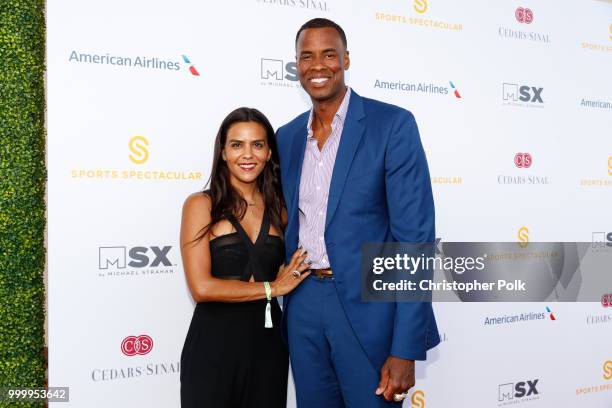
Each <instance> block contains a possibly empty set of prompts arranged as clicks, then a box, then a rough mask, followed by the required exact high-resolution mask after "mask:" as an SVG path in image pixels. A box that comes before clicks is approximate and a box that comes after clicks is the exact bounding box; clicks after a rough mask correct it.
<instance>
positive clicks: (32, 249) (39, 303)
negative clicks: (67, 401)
mask: <svg viewBox="0 0 612 408" xmlns="http://www.w3.org/2000/svg"><path fill="white" fill-rule="evenodd" d="M44 13H45V2H44V1H41V0H38V1H36V0H31V1H27V0H1V1H0V387H2V386H4V387H7V386H11V387H13V386H14V387H42V386H44V385H45V369H46V367H45V356H44V354H43V353H44V305H45V293H44V284H43V271H44V267H45V248H44V229H45V181H46V170H45V84H44V73H45V65H44V64H45V14H44ZM0 406H7V407H8V406H10V407H18V406H23V407H26V406H43V404H42V403H15V402H10V403H9V402H0Z"/></svg>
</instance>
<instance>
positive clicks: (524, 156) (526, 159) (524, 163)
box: [514, 153, 533, 169]
mask: <svg viewBox="0 0 612 408" xmlns="http://www.w3.org/2000/svg"><path fill="white" fill-rule="evenodd" d="M531 163H533V159H532V157H531V155H530V154H529V153H517V154H515V155H514V165H515V166H516V167H518V168H519V169H528V168H529V167H531Z"/></svg>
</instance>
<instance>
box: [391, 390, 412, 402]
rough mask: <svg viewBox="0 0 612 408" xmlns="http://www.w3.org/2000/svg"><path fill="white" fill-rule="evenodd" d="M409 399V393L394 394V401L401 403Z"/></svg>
mask: <svg viewBox="0 0 612 408" xmlns="http://www.w3.org/2000/svg"><path fill="white" fill-rule="evenodd" d="M407 397H408V391H406V392H402V393H401V394H393V401H395V402H400V401H403V400H404V399H406V398H407Z"/></svg>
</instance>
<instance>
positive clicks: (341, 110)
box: [306, 86, 351, 137]
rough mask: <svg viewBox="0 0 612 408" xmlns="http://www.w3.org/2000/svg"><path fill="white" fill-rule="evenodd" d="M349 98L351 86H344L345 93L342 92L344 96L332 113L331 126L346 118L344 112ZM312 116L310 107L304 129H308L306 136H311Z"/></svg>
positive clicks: (345, 112)
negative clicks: (333, 113) (334, 112)
mask: <svg viewBox="0 0 612 408" xmlns="http://www.w3.org/2000/svg"><path fill="white" fill-rule="evenodd" d="M350 99H351V88H350V87H348V86H347V87H346V93H345V94H344V98H343V99H342V103H341V104H340V106H339V107H338V110H337V111H336V114H335V115H334V120H333V121H332V127H336V126H337V124H338V122H340V123H342V124H344V120H345V119H346V114H347V112H348V106H349V100H350ZM313 117H314V108H311V109H310V114H309V115H308V124H307V125H306V129H308V137H313V136H312V118H313Z"/></svg>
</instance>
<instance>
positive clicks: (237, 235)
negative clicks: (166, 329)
mask: <svg viewBox="0 0 612 408" xmlns="http://www.w3.org/2000/svg"><path fill="white" fill-rule="evenodd" d="M228 219H229V221H230V222H231V223H232V225H233V226H234V228H235V229H236V232H234V233H231V234H228V235H222V236H220V237H217V238H214V239H213V240H211V241H210V254H211V261H212V275H213V276H214V277H216V278H220V279H239V280H243V281H248V280H249V279H250V278H251V276H253V278H254V280H255V281H257V282H263V281H273V280H274V279H275V278H276V274H277V272H278V268H279V266H280V265H281V264H282V263H283V260H284V255H285V253H284V252H285V250H284V244H283V241H282V239H281V238H280V237H277V236H273V235H270V234H269V229H270V221H269V217H268V214H267V213H266V212H264V217H263V220H262V225H261V229H260V231H259V236H258V237H257V240H256V241H255V243H252V242H251V240H250V239H249V237H248V235H247V234H246V232H245V231H244V229H243V228H242V226H241V225H240V223H239V222H238V220H237V219H236V218H235V217H233V216H232V217H229V218H228ZM265 309H266V300H265V299H262V300H256V301H251V302H236V303H225V302H202V303H198V304H197V306H196V308H195V311H194V313H193V318H192V320H191V325H190V326H189V331H188V333H187V338H186V339H185V345H184V346H183V352H182V354H181V377H180V378H181V406H182V407H183V408H196V407H197V408H234V407H235V408H247V407H248V408H262V407H265V408H285V407H286V400H287V375H288V369H289V359H288V353H287V349H286V347H285V344H284V343H283V341H282V339H281V332H280V324H281V310H280V307H279V305H278V302H277V300H276V298H273V299H272V322H273V326H274V327H273V328H269V329H267V328H265V327H264V323H265Z"/></svg>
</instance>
